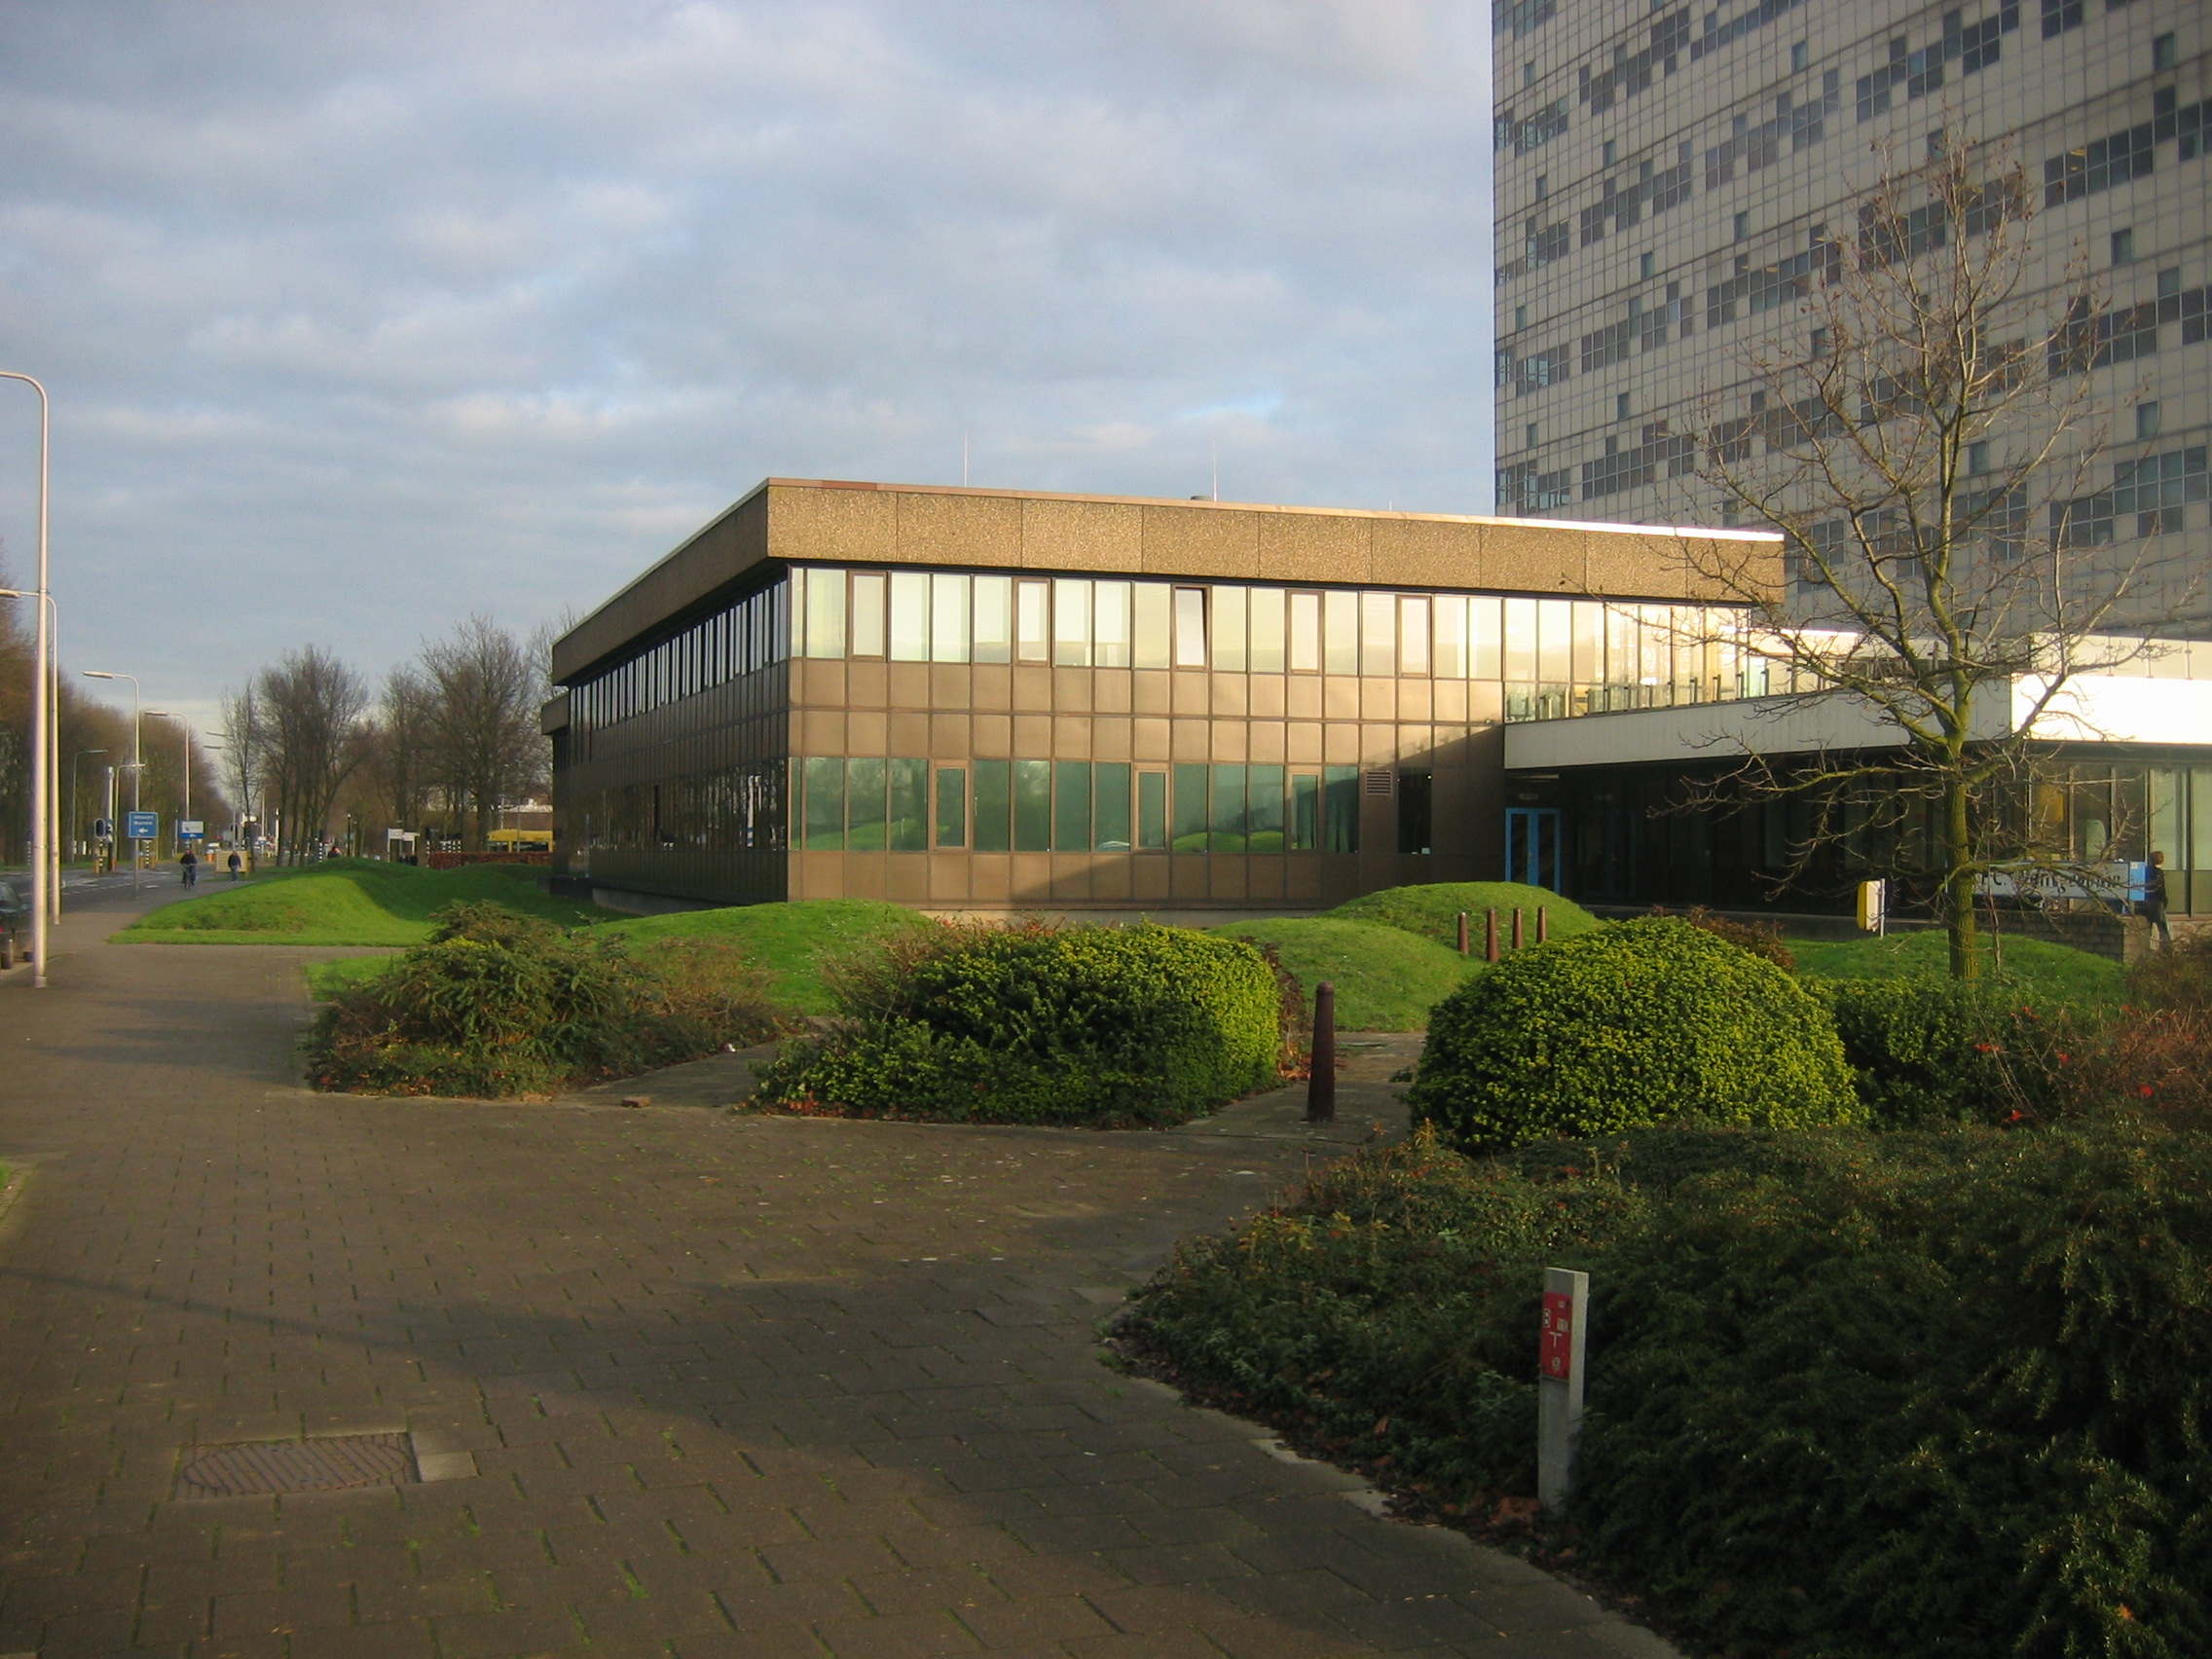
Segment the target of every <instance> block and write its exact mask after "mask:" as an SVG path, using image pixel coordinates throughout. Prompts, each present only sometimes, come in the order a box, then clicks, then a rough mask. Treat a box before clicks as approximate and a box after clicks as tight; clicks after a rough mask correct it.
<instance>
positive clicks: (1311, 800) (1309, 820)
mask: <svg viewBox="0 0 2212 1659" xmlns="http://www.w3.org/2000/svg"><path fill="white" fill-rule="evenodd" d="M1320 845H1321V774H1320V773H1318V772H1293V773H1291V775H1290V850H1291V851H1292V852H1294V853H1310V852H1315V851H1317V850H1318V849H1319V848H1320Z"/></svg>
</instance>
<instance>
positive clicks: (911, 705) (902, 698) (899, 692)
mask: <svg viewBox="0 0 2212 1659" xmlns="http://www.w3.org/2000/svg"><path fill="white" fill-rule="evenodd" d="M885 700H886V701H887V702H889V703H890V705H891V706H892V707H893V708H894V709H926V708H928V707H929V706H930V665H929V664H928V663H926V662H895V663H893V664H892V665H891V682H890V695H889V696H888V697H887V698H886V699H885Z"/></svg>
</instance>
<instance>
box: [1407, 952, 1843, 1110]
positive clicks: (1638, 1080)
mask: <svg viewBox="0 0 2212 1659" xmlns="http://www.w3.org/2000/svg"><path fill="white" fill-rule="evenodd" d="M1407 1101H1408V1103H1409V1105H1410V1106H1411V1107H1412V1109H1413V1112H1414V1115H1415V1117H1416V1118H1418V1119H1426V1120H1427V1121H1429V1122H1431V1123H1434V1124H1436V1125H1437V1126H1438V1128H1439V1129H1441V1130H1442V1131H1443V1132H1444V1133H1445V1134H1447V1135H1448V1136H1450V1137H1451V1138H1452V1139H1453V1140H1455V1141H1456V1142H1457V1143H1458V1144H1459V1145H1461V1146H1463V1147H1466V1148H1468V1149H1469V1150H1483V1149H1492V1148H1497V1147H1507V1146H1521V1145H1525V1144H1527V1143H1529V1142H1530V1141H1538V1140H1545V1139H1549V1138H1551V1137H1553V1136H1560V1135H1594V1134H1607V1133H1611V1132H1612V1131H1614V1130H1617V1129H1627V1128H1634V1127H1638V1126H1640V1125H1642V1124H1657V1123H1664V1122H1668V1121H1670V1120H1676V1119H1682V1120H1695V1121H1700V1122H1705V1123H1723V1124H1768V1125H1775V1126H1803V1125H1811V1124H1842V1123H1853V1122H1858V1121H1860V1120H1862V1118H1863V1117H1864V1110H1863V1108H1862V1106H1861V1105H1860V1104H1859V1100H1858V1097H1857V1095H1856V1094H1855V1093H1854V1092H1853V1089H1852V1081H1851V1071H1850V1068H1849V1067H1848V1066H1847V1065H1846V1064H1845V1063H1844V1057H1843V1048H1842V1045H1841V1044H1840V1043H1838V1042H1837V1040H1836V1033H1835V1024H1834V1022H1833V1021H1832V1020H1831V1019H1830V1018H1829V1017H1828V1014H1827V1012H1826V1010H1825V1009H1824V1008H1822V1007H1821V1005H1820V1004H1819V1003H1818V1002H1816V1001H1815V1000H1814V999H1813V998H1812V997H1810V996H1808V995H1807V994H1806V993H1805V991H1804V990H1803V989H1802V988H1801V987H1800V986H1799V985H1798V984H1797V982H1796V981H1795V980H1794V979H1792V978H1791V977H1789V976H1788V974H1785V973H1784V972H1783V971H1782V970H1781V969H1779V968H1777V967H1775V966H1774V965H1773V964H1772V963H1770V962H1762V961H1761V960H1760V959H1759V958H1757V957H1755V956H1753V955H1751V953H1750V952H1749V951H1746V950H1742V949H1739V948H1738V947H1737V946H1735V945H1733V944H1730V943H1728V942H1727V941H1726V940H1720V939H1716V938H1715V937H1714V936H1713V935H1712V934H1710V933H1707V932H1705V931H1703V930H1701V929H1698V928H1693V927H1690V926H1688V925H1687V924H1685V923H1682V922H1678V921H1673V920H1662V919H1657V918H1645V919H1642V920H1639V921H1632V922H1624V923H1622V924H1621V925H1620V926H1618V927H1613V928H1607V929H1605V930H1604V931H1603V932H1599V933H1592V934H1584V935H1582V936H1581V937H1579V938H1577V939H1570V940H1561V941H1560V942H1558V943H1556V944H1550V945H1546V946H1544V947H1543V948H1541V949H1537V950H1527V951H1523V952H1521V953H1519V954H1518V955H1513V956H1508V957H1507V958H1506V959H1505V960H1504V961H1502V962H1500V963H1499V964H1498V965H1497V966H1496V967H1494V968H1493V969H1492V970H1491V971H1490V972H1489V973H1487V974H1484V975H1483V976H1481V977H1479V978H1476V979H1472V980H1470V981H1469V982H1468V983H1467V984H1466V985H1464V986H1463V987H1461V988H1460V989H1459V990H1457V991H1455V992H1454V993H1453V994H1452V995H1451V996H1449V997H1446V998H1445V999H1444V1001H1443V1002H1441V1003H1439V1004H1438V1005H1437V1006H1436V1009H1435V1012H1434V1013H1433V1014H1431V1015H1430V1018H1429V1027H1428V1043H1427V1046H1426V1048H1425V1049H1424V1050H1423V1051H1422V1054H1421V1062H1420V1072H1419V1081H1417V1082H1416V1083H1415V1085H1414V1087H1413V1088H1412V1089H1411V1090H1409V1091H1408V1093H1407Z"/></svg>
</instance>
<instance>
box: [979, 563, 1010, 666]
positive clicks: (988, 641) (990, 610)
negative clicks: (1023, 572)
mask: <svg viewBox="0 0 2212 1659" xmlns="http://www.w3.org/2000/svg"><path fill="white" fill-rule="evenodd" d="M971 603H972V604H973V606H974V608H975V610H974V615H975V630H976V645H975V652H976V660H977V662H1012V661H1013V660H1014V578H1013V577H1011V576H977V578H976V587H975V593H974V596H973V599H972V601H971Z"/></svg>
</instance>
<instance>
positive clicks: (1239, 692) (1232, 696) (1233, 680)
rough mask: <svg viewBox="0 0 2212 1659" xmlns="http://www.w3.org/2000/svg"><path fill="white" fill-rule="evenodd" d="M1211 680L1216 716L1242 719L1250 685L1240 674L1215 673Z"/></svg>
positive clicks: (1213, 712) (1212, 711) (1213, 711)
mask: <svg viewBox="0 0 2212 1659" xmlns="http://www.w3.org/2000/svg"><path fill="white" fill-rule="evenodd" d="M1212 680H1213V708H1212V710H1211V713H1212V714H1213V715H1214V716H1215V717H1216V718H1222V719H1243V718H1244V712H1245V709H1246V707H1247V706H1248V703H1249V696H1248V693H1249V690H1250V687H1249V686H1247V685H1246V684H1245V682H1244V676H1243V675H1241V674H1216V675H1214V676H1212Z"/></svg>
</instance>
